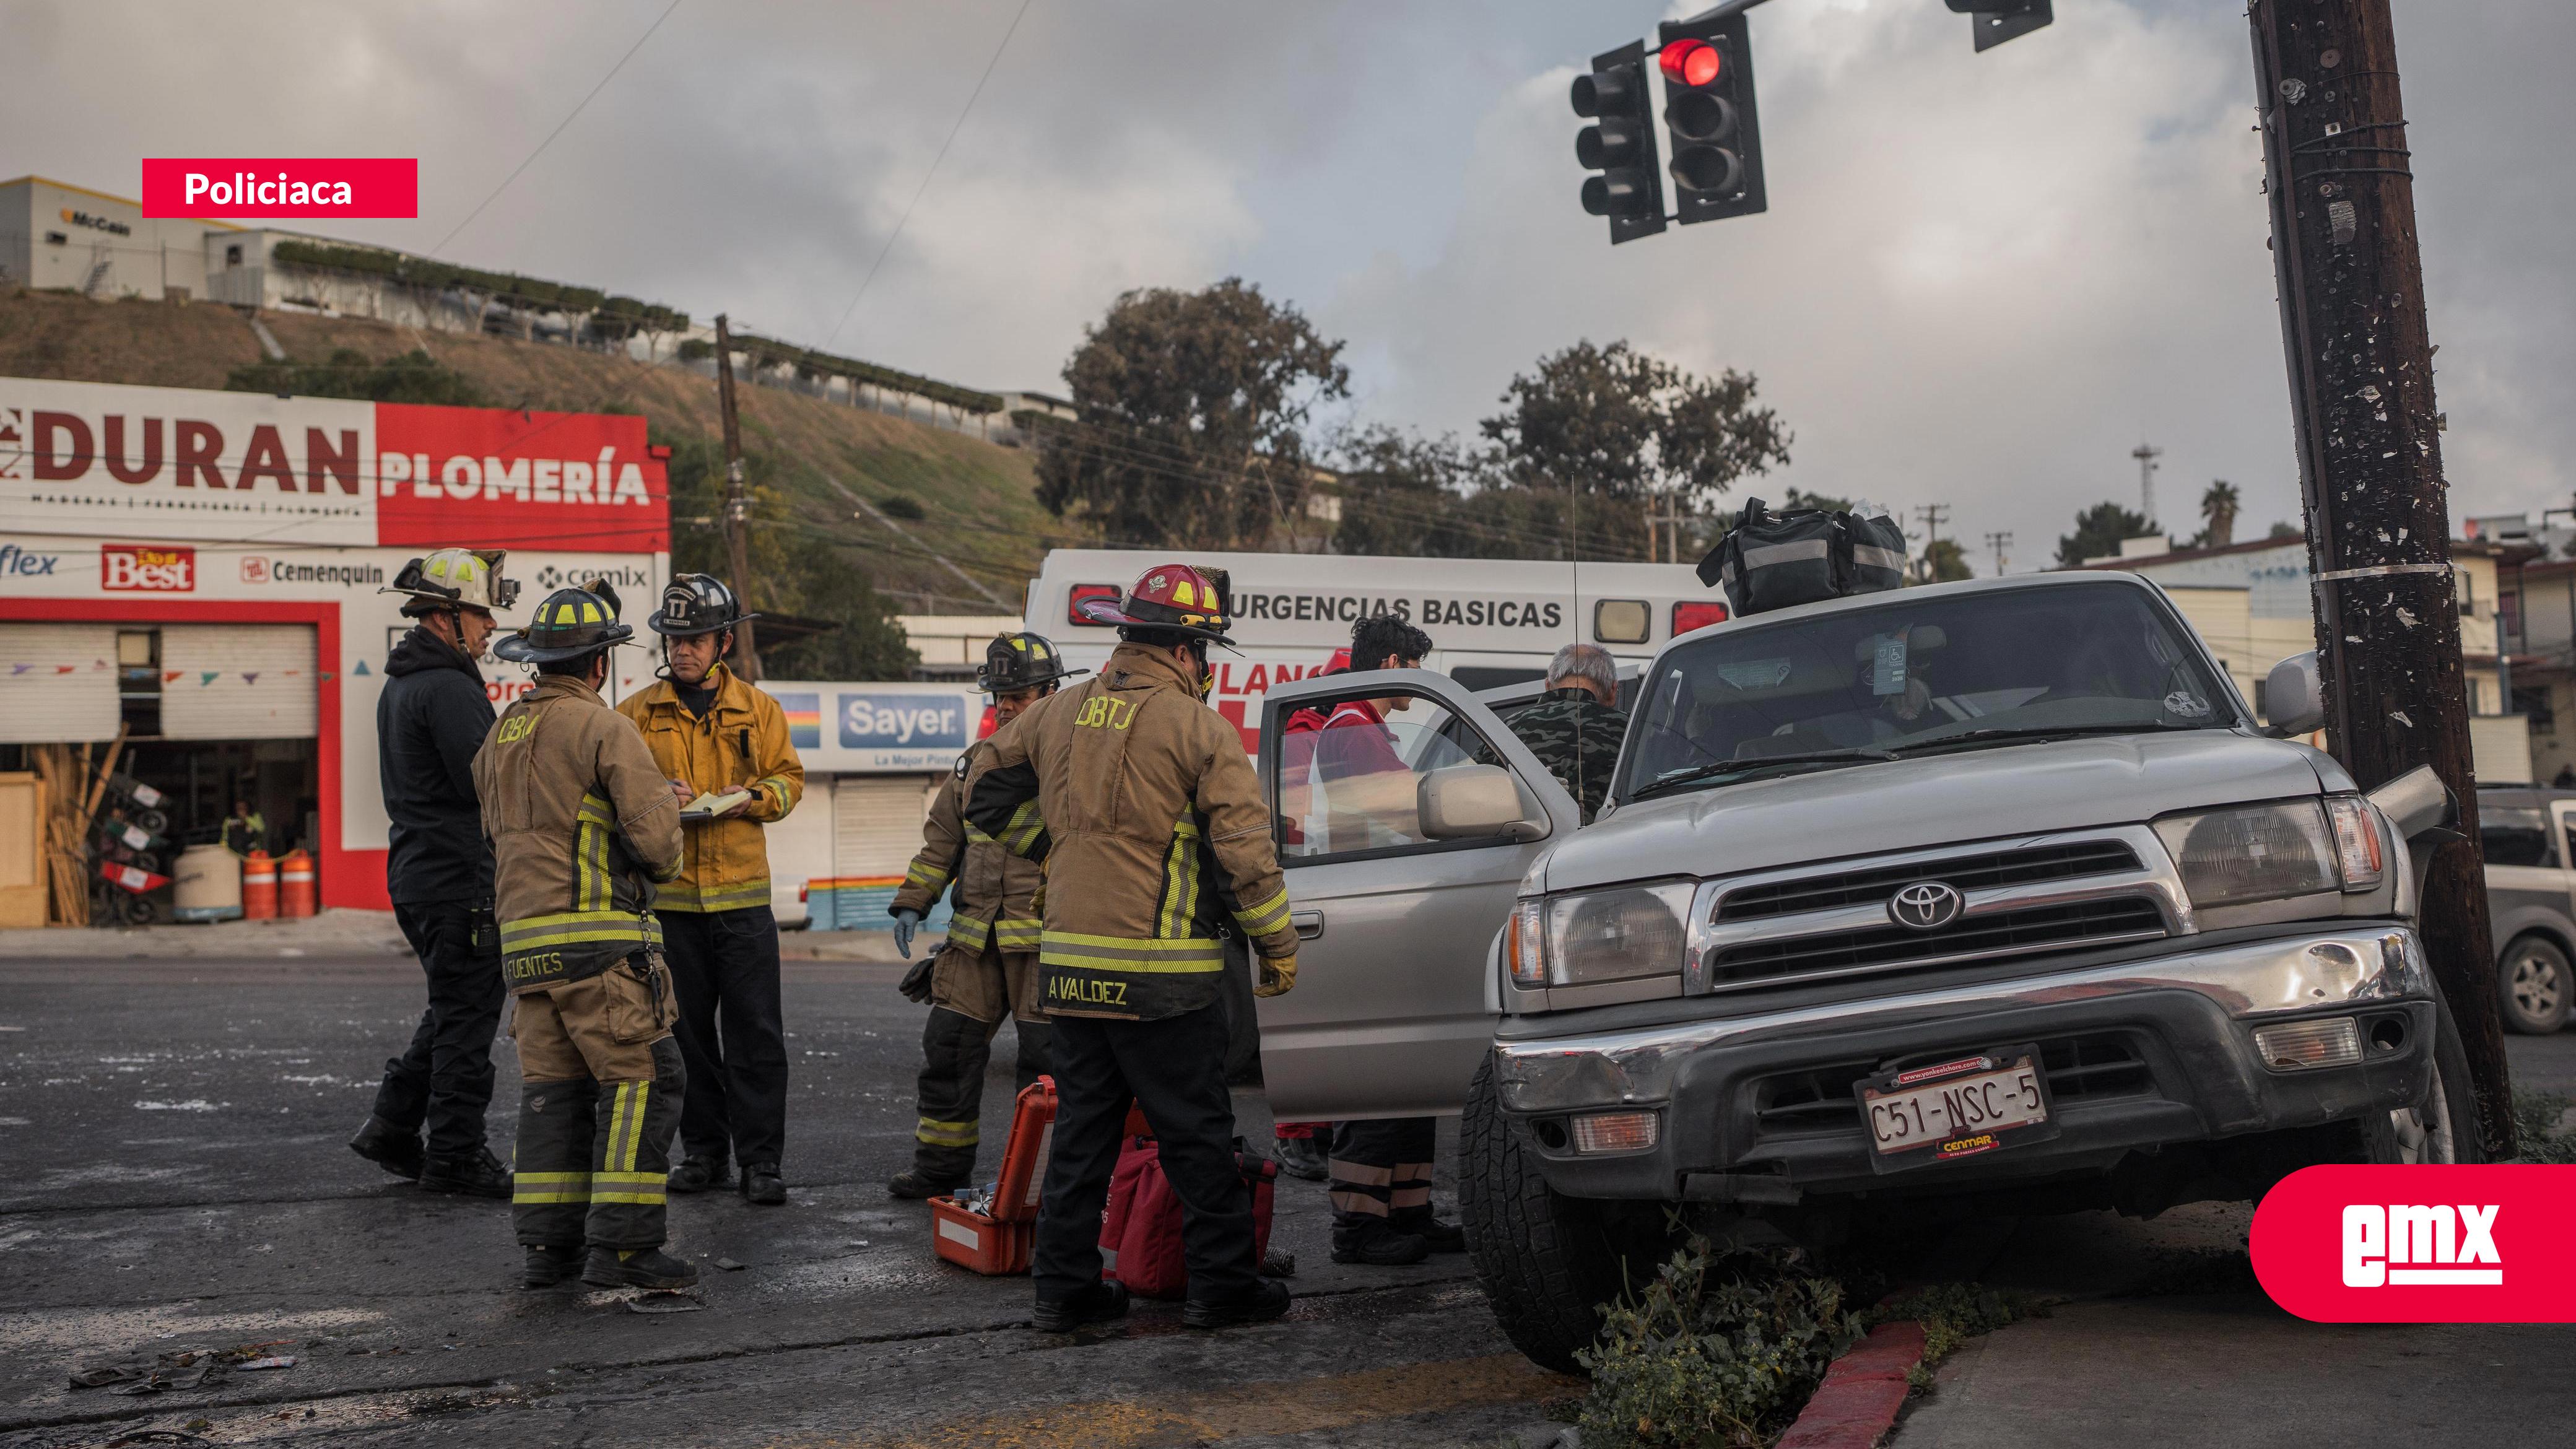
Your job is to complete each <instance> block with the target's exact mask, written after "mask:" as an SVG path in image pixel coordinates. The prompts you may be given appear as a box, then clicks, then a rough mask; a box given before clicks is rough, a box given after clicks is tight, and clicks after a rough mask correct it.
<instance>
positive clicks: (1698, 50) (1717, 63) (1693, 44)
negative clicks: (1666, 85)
mask: <svg viewBox="0 0 2576 1449" xmlns="http://www.w3.org/2000/svg"><path fill="white" fill-rule="evenodd" d="M1656 61H1657V64H1659V65H1661V66H1662V67H1663V68H1664V79H1666V80H1668V81H1671V82H1672V83H1673V84H1675V85H1684V86H1689V87H1691V88H1692V89H1693V90H1697V89H1698V88H1699V87H1701V86H1704V85H1712V84H1714V83H1715V82H1716V80H1717V75H1718V72H1719V71H1721V70H1724V69H1725V68H1726V58H1725V57H1724V56H1722V55H1720V54H1719V53H1718V50H1717V47H1716V46H1713V45H1711V44H1709V43H1708V42H1707V41H1705V40H1698V39H1687V40H1676V41H1674V42H1673V43H1672V44H1670V45H1667V46H1665V47H1664V49H1663V53H1662V54H1661V55H1660V56H1658V57H1657V58H1656Z"/></svg>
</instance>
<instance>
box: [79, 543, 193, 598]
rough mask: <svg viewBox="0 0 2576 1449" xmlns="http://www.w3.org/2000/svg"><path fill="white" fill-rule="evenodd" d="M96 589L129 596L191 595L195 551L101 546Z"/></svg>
mask: <svg viewBox="0 0 2576 1449" xmlns="http://www.w3.org/2000/svg"><path fill="white" fill-rule="evenodd" d="M98 586H99V587H100V588H102V589H111V590H120V591H124V592H129V593H131V592H138V591H139V592H146V593H155V594H186V593H193V592H195V591H196V587H197V551H196V550H195V549H193V548H170V547H166V546H162V545H156V544H141V543H102V544H100V545H99V546H98Z"/></svg>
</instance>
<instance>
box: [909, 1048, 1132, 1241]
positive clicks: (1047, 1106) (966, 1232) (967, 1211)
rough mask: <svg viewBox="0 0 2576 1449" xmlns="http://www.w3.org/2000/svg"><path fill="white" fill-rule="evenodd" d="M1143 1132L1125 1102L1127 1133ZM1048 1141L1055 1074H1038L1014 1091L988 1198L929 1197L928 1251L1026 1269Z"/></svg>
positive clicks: (977, 1195) (1052, 1136)
mask: <svg viewBox="0 0 2576 1449" xmlns="http://www.w3.org/2000/svg"><path fill="white" fill-rule="evenodd" d="M1145 1130H1147V1129H1146V1127H1145V1125H1144V1114H1143V1113H1142V1112H1140V1111H1139V1110H1137V1108H1136V1107H1135V1106H1134V1105H1133V1104H1130V1105H1129V1107H1128V1109H1127V1135H1129V1136H1131V1137H1132V1136H1134V1135H1136V1134H1138V1133H1141V1132H1144V1131H1145ZM1054 1145H1055V1078H1053V1077H1040V1078H1038V1079H1037V1080H1036V1081H1034V1082H1031V1083H1029V1085H1027V1086H1026V1087H1023V1088H1022V1089H1021V1090H1020V1098H1019V1102H1018V1104H1017V1105H1016V1106H1014V1107H1013V1108H1012V1110H1011V1135H1010V1138H1009V1139H1008V1141H1007V1142H1006V1143H1005V1144H1004V1146H1003V1148H1002V1175H1001V1177H1000V1178H999V1179H998V1180H997V1181H996V1182H995V1184H994V1189H993V1195H992V1197H991V1198H990V1199H986V1198H984V1196H983V1194H981V1193H980V1192H969V1193H960V1194H957V1195H955V1196H952V1197H934V1198H932V1199H931V1200H930V1220H931V1239H930V1246H931V1249H932V1251H934V1252H936V1253H938V1254H939V1256H940V1257H942V1258H945V1259H947V1260H948V1261H949V1262H951V1263H955V1264H956V1265H958V1266H959V1267H961V1268H971V1269H973V1270H974V1271H976V1272H978V1273H983V1274H987V1275H990V1276H996V1277H998V1276H1001V1275H1004V1274H1009V1273H1025V1272H1027V1271H1029V1253H1030V1249H1031V1248H1032V1247H1033V1246H1034V1245H1035V1243H1036V1239H1037V1226H1038V1194H1039V1192H1040V1191H1041V1190H1042V1189H1043V1188H1044V1187H1045V1185H1046V1168H1047V1154H1048V1152H1049V1151H1050V1150H1051V1149H1052V1148H1053V1147H1054Z"/></svg>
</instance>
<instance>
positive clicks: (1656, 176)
mask: <svg viewBox="0 0 2576 1449" xmlns="http://www.w3.org/2000/svg"><path fill="white" fill-rule="evenodd" d="M1574 113H1575V114H1576V115H1578V116H1590V117H1593V118H1594V123H1593V124H1592V125H1589V126H1586V127H1584V128H1583V131H1582V134H1580V135H1578V136H1576V137H1575V138H1574V154H1575V156H1576V158H1577V159H1579V160H1581V161H1582V162H1583V164H1584V167H1585V168H1586V169H1588V170H1592V171H1598V172H1600V173H1601V174H1600V175H1598V176H1592V177H1587V178H1585V180H1584V183H1583V209H1584V210H1585V211H1588V212H1590V213H1592V214H1593V215H1594V216H1606V217H1608V218H1610V243H1611V245H1613V246H1616V245H1618V244H1619V243H1620V242H1623V241H1634V240H1636V239H1637V238H1638V237H1641V236H1653V235H1654V234H1655V233H1657V232H1659V231H1662V230H1663V229H1664V178H1663V174H1662V171H1661V170H1660V168H1658V167H1657V165H1656V161H1655V131H1654V124H1653V120H1652V118H1651V117H1650V116H1649V115H1648V113H1647V102H1646V46H1645V42H1643V41H1638V40H1632V41H1629V42H1628V43H1627V44H1626V45H1623V46H1621V47H1619V48H1618V49H1617V50H1612V51H1605V52H1603V53H1602V54H1600V55H1596V56H1594V57H1592V73H1591V74H1590V75H1579V76H1576V77H1575V78H1574Z"/></svg>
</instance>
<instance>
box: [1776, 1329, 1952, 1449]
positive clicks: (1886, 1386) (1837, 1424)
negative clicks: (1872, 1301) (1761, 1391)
mask: <svg viewBox="0 0 2576 1449" xmlns="http://www.w3.org/2000/svg"><path fill="white" fill-rule="evenodd" d="M1921 1362H1923V1325H1922V1324H1920V1323H1916V1322H1914V1321H1913V1320H1911V1319H1906V1320H1902V1321H1899V1322H1896V1323H1882V1324H1880V1325H1879V1326H1878V1327H1876V1328H1873V1329H1871V1330H1870V1331H1869V1336H1868V1337H1867V1338H1864V1339H1862V1340H1861V1341H1860V1343H1859V1344H1858V1345H1857V1346H1855V1347H1854V1348H1853V1349H1852V1351H1851V1352H1849V1353H1846V1354H1844V1355H1843V1356H1842V1357H1841V1358H1838V1359H1835V1360H1834V1362H1833V1365H1832V1367H1830V1368H1828V1369H1826V1370H1825V1381H1824V1382H1823V1383H1822V1384H1819V1385H1817V1387H1816V1392H1815V1396H1814V1397H1812V1398H1810V1399H1808V1400H1807V1407H1806V1408H1804V1409H1802V1410H1800V1411H1799V1414H1798V1422H1797V1423H1795V1424H1792V1425H1790V1426H1789V1432H1788V1433H1786V1434H1783V1435H1782V1436H1780V1442H1779V1443H1778V1444H1777V1445H1776V1446H1774V1449H1875V1446H1876V1445H1877V1444H1878V1443H1879V1441H1881V1440H1882V1439H1885V1438H1886V1437H1887V1431H1888V1430H1890V1429H1893V1428H1895V1427H1896V1415H1897V1412H1898V1411H1899V1410H1901V1409H1903V1408H1904V1407H1905V1396H1906V1393H1907V1392H1908V1390H1907V1386H1906V1382H1905V1376H1906V1375H1907V1374H1908V1373H1911V1372H1913V1370H1914V1367H1915V1365H1917V1364H1919V1363H1921Z"/></svg>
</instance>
